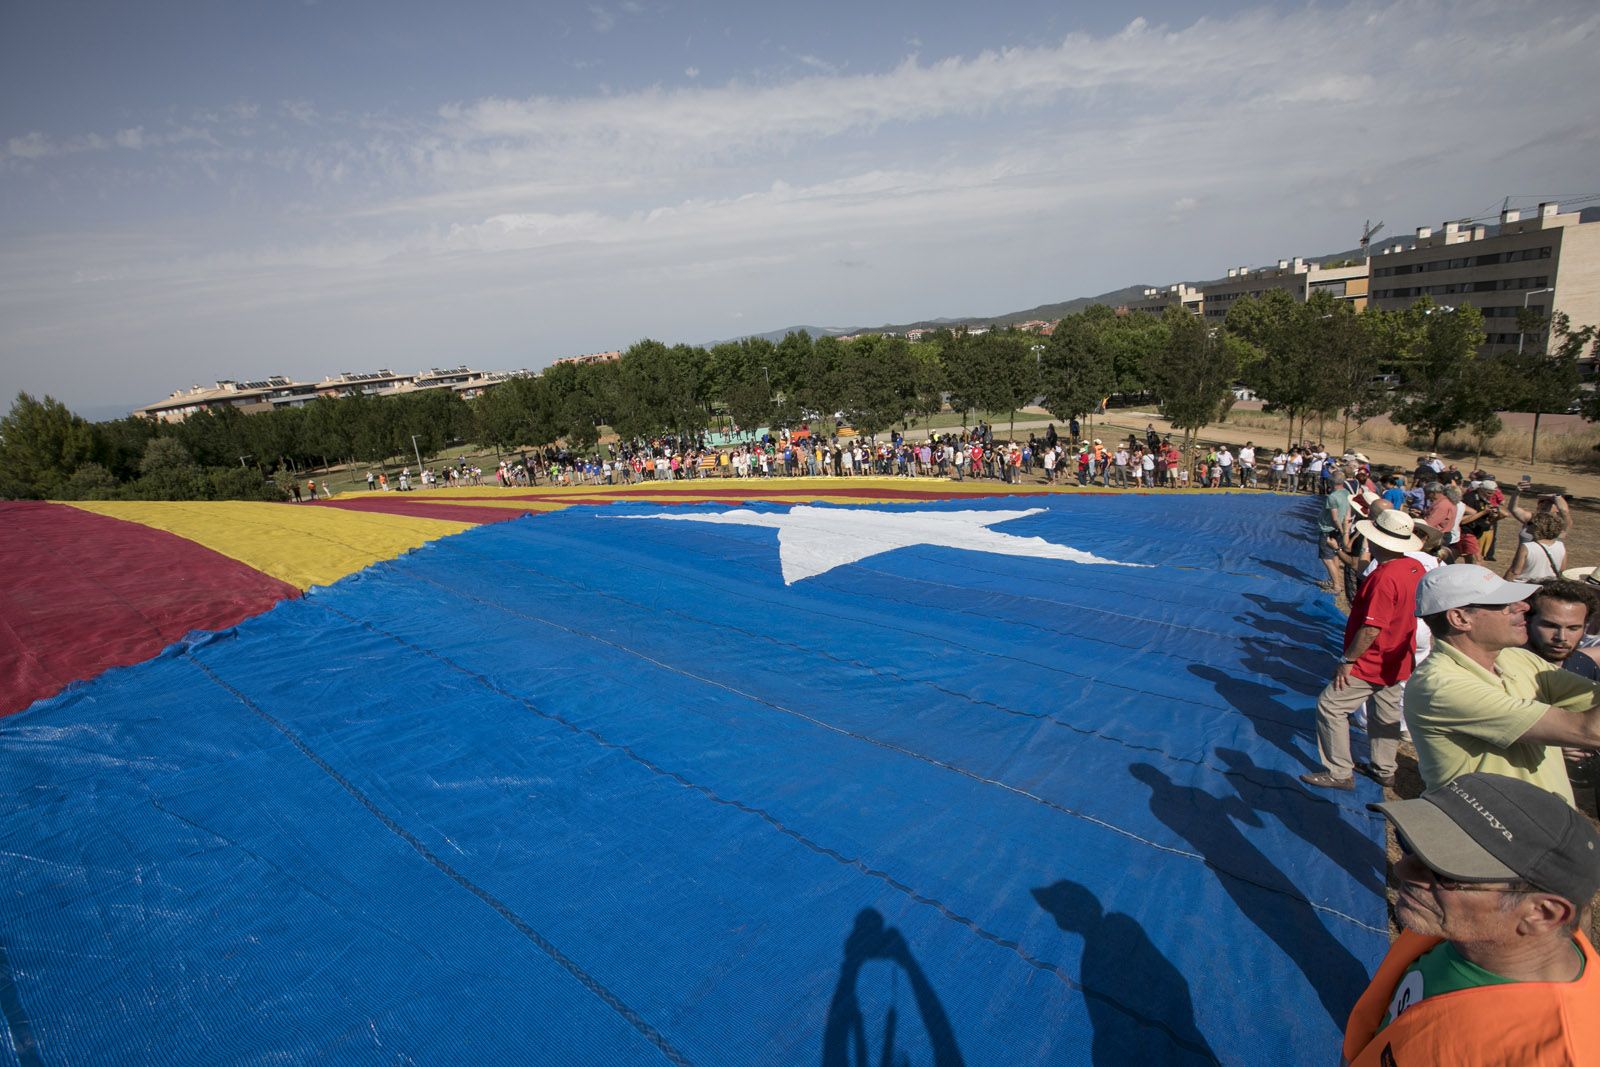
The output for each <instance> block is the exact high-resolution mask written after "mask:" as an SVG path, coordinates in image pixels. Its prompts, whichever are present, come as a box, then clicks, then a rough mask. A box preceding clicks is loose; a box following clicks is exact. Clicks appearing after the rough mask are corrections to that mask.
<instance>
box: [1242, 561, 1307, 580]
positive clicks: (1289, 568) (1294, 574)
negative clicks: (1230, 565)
mask: <svg viewBox="0 0 1600 1067" xmlns="http://www.w3.org/2000/svg"><path fill="white" fill-rule="evenodd" d="M1250 562H1252V563H1259V564H1261V565H1262V566H1263V567H1265V568H1267V569H1268V570H1271V571H1277V572H1278V573H1279V574H1281V575H1283V576H1284V577H1285V578H1293V579H1294V580H1295V581H1297V582H1305V583H1306V584H1307V585H1316V584H1317V579H1316V576H1315V575H1313V574H1312V573H1311V572H1310V571H1308V570H1305V569H1304V568H1301V567H1296V566H1293V565H1291V564H1288V563H1280V562H1278V561H1277V560H1275V559H1267V558H1266V557H1264V556H1251V557H1250Z"/></svg>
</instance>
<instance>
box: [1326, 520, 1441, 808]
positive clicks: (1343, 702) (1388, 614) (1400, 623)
mask: <svg viewBox="0 0 1600 1067" xmlns="http://www.w3.org/2000/svg"><path fill="white" fill-rule="evenodd" d="M1338 492H1344V493H1345V494H1346V495H1347V496H1348V492H1347V491H1346V490H1338ZM1413 525H1414V524H1413V520H1412V518H1411V516H1409V515H1407V514H1405V513H1404V512H1400V511H1394V510H1392V509H1385V510H1383V511H1380V512H1379V513H1378V514H1377V516H1376V517H1375V518H1373V519H1363V520H1361V521H1360V522H1359V523H1357V524H1356V528H1357V529H1358V530H1359V531H1360V533H1361V536H1362V537H1364V538H1365V539H1366V541H1367V546H1368V548H1369V549H1370V550H1371V552H1372V557H1373V559H1375V560H1377V561H1378V566H1377V568H1376V569H1375V570H1373V572H1372V574H1371V575H1370V576H1368V578H1367V580H1366V581H1364V582H1362V583H1361V588H1360V590H1359V591H1358V592H1357V593H1356V597H1355V601H1354V602H1353V603H1352V604H1351V605H1350V615H1349V618H1348V619H1347V620H1346V622H1345V628H1344V654H1343V655H1342V656H1341V657H1340V658H1339V666H1338V667H1337V668H1336V669H1335V670H1334V673H1333V680H1332V681H1330V682H1329V683H1328V685H1327V687H1326V688H1324V689H1323V690H1322V695H1321V696H1319V697H1318V698H1317V758H1318V759H1320V760H1321V761H1322V766H1323V769H1322V770H1321V771H1318V772H1315V773H1313V774H1303V775H1301V776H1300V780H1301V781H1302V782H1304V783H1306V784H1307V785H1309V786H1314V787H1316V788H1318V789H1354V788H1355V782H1354V781H1353V778H1354V773H1355V769H1356V765H1355V763H1354V761H1353V760H1352V759H1351V756H1350V713H1351V712H1353V711H1355V710H1356V709H1357V708H1359V707H1360V706H1361V705H1362V704H1364V703H1366V702H1367V701H1368V700H1369V699H1370V700H1371V701H1372V704H1371V707H1372V712H1371V714H1370V718H1369V726H1368V733H1369V734H1370V735H1371V738H1372V762H1371V764H1369V766H1368V768H1367V773H1368V774H1370V775H1371V776H1372V777H1373V778H1374V779H1376V780H1377V781H1379V782H1381V783H1383V784H1384V785H1393V784H1394V772H1395V757H1396V754H1397V753H1398V751H1399V748H1400V685H1401V683H1403V682H1404V681H1405V680H1406V679H1407V678H1409V677H1411V670H1412V666H1413V664H1414V663H1415V652H1416V636H1417V623H1416V610H1415V607H1416V598H1417V584H1418V583H1419V582H1420V581H1421V580H1422V576H1423V573H1424V571H1423V566H1422V564H1421V563H1419V562H1417V561H1416V560H1415V559H1412V558H1410V557H1409V556H1407V555H1406V553H1407V552H1415V551H1418V550H1419V549H1421V548H1422V538H1420V537H1418V536H1417V535H1416V533H1415V531H1414V530H1413Z"/></svg>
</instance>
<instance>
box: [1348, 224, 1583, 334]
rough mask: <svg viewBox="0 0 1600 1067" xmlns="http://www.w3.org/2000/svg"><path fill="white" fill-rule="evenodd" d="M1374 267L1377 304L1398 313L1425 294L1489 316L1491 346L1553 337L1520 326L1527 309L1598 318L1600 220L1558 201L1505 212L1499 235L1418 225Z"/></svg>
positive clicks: (1575, 317) (1484, 229) (1576, 322)
mask: <svg viewBox="0 0 1600 1067" xmlns="http://www.w3.org/2000/svg"><path fill="white" fill-rule="evenodd" d="M1371 268H1372V306H1373V307H1375V308H1379V309H1382V310H1385V311H1393V310H1397V309H1400V308H1406V307H1410V306H1411V305H1412V304H1414V303H1416V301H1417V298H1418V297H1422V296H1427V297H1430V298H1431V299H1432V300H1433V301H1434V303H1436V304H1441V305H1445V306H1450V307H1454V306H1459V305H1463V304H1471V305H1472V306H1473V307H1475V308H1477V309H1478V310H1479V311H1480V312H1481V313H1482V314H1483V320H1484V321H1483V328H1484V333H1485V341H1484V346H1485V351H1486V352H1487V351H1503V350H1505V349H1507V348H1516V347H1517V346H1518V344H1519V342H1520V343H1525V344H1528V345H1535V344H1537V345H1541V346H1542V345H1544V344H1545V343H1546V342H1547V341H1548V331H1546V330H1541V331H1539V332H1538V333H1529V334H1527V335H1525V336H1524V335H1522V334H1519V333H1518V332H1517V315H1518V313H1519V312H1520V311H1521V310H1522V309H1523V308H1524V307H1526V308H1529V309H1531V310H1534V311H1537V312H1538V313H1539V314H1540V316H1541V317H1543V318H1545V319H1548V318H1549V317H1550V316H1551V315H1553V314H1554V313H1555V312H1557V311H1564V312H1566V313H1567V315H1568V316H1569V317H1570V318H1571V319H1572V322H1573V324H1574V325H1575V326H1583V325H1588V324H1592V323H1600V221H1587V222H1586V221H1584V220H1583V218H1582V216H1581V215H1580V214H1579V213H1577V212H1567V213H1565V214H1563V213H1562V212H1561V211H1560V208H1559V205H1557V204H1553V203H1547V204H1540V205H1539V209H1538V211H1537V212H1535V213H1534V214H1533V215H1532V217H1530V218H1526V219H1525V218H1522V216H1521V213H1520V212H1518V211H1515V210H1508V211H1504V212H1502V213H1501V215H1500V225H1499V226H1498V227H1497V228H1496V230H1495V232H1494V233H1493V234H1491V233H1489V232H1488V227H1485V226H1475V225H1471V224H1469V223H1459V222H1447V223H1445V224H1444V225H1443V226H1442V227H1441V228H1439V229H1438V230H1434V229H1433V228H1432V227H1428V226H1422V227H1418V229H1417V238H1416V245H1415V246H1414V247H1412V248H1410V249H1399V248H1394V247H1391V248H1386V249H1383V250H1382V251H1380V252H1379V253H1377V254H1376V255H1374V256H1373V257H1372V262H1371Z"/></svg>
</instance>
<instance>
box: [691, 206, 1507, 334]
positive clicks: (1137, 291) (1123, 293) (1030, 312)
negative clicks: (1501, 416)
mask: <svg viewBox="0 0 1600 1067" xmlns="http://www.w3.org/2000/svg"><path fill="white" fill-rule="evenodd" d="M1496 229H1498V227H1496V226H1493V225H1491V226H1490V227H1489V232H1490V233H1491V234H1492V233H1493V232H1494V231H1495V230H1496ZM1416 243H1417V239H1416V238H1415V237H1414V236H1412V235H1411V234H1394V235H1379V237H1378V238H1377V239H1376V240H1374V241H1373V252H1374V253H1376V252H1377V251H1378V250H1379V249H1382V248H1391V247H1393V246H1394V245H1401V246H1402V247H1405V248H1410V247H1411V246H1412V245H1414V244H1416ZM1303 258H1304V259H1305V260H1306V261H1307V262H1308V263H1338V262H1344V261H1348V260H1356V261H1359V260H1360V258H1361V249H1359V248H1347V249H1345V250H1344V251H1341V252H1327V253H1324V254H1322V255H1316V256H1305V257H1303ZM1271 265H1272V264H1256V265H1255V266H1252V267H1251V269H1252V270H1254V269H1256V267H1260V266H1271ZM1216 280H1217V278H1216V277H1214V276H1212V277H1205V278H1193V279H1187V280H1186V282H1185V284H1189V285H1198V284H1200V283H1201V282H1207V281H1216ZM1149 288H1152V287H1151V286H1148V285H1130V286H1127V287H1126V288H1123V289H1113V290H1112V291H1111V292H1109V293H1101V294H1100V295H1099V296H1080V297H1074V298H1073V299H1071V300H1067V301H1063V302H1062V303H1059V304H1040V305H1039V306H1038V307H1034V308H1029V309H1027V310H1026V311H1008V312H1005V313H1003V314H1000V315H969V316H967V317H965V318H955V319H918V320H917V321H915V322H902V323H887V322H886V323H884V324H883V325H881V326H786V327H784V328H783V329H781V330H769V331H767V332H766V333H755V334H746V335H744V336H747V337H759V338H762V339H763V340H767V341H781V340H783V339H784V338H785V337H786V336H788V335H789V334H791V333H794V332H796V331H798V330H804V331H805V332H806V333H809V334H810V335H811V336H812V337H838V336H840V335H843V334H858V333H905V332H906V331H907V330H915V329H933V330H938V329H945V328H949V327H955V326H1015V325H1016V324H1017V323H1019V322H1030V321H1032V320H1034V319H1042V320H1044V321H1045V322H1054V321H1055V320H1057V319H1060V318H1064V317H1065V316H1067V315H1072V314H1075V313H1077V312H1079V311H1082V310H1083V309H1084V308H1086V307H1088V306H1089V305H1090V304H1108V305H1110V306H1111V307H1116V306H1117V305H1118V304H1128V303H1132V302H1133V301H1135V300H1138V299H1140V298H1141V297H1143V296H1144V291H1145V290H1146V289H1149ZM742 339H743V338H742V337H733V338H728V340H733V341H738V340H742ZM721 343H722V342H721V341H710V342H707V347H709V346H710V345H713V344H721Z"/></svg>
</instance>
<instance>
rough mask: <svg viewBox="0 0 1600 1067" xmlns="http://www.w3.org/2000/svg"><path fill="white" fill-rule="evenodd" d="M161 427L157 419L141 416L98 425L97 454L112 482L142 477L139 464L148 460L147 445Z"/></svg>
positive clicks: (96, 428) (96, 433) (96, 435)
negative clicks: (144, 457)
mask: <svg viewBox="0 0 1600 1067" xmlns="http://www.w3.org/2000/svg"><path fill="white" fill-rule="evenodd" d="M160 425H161V424H160V423H158V422H156V420H154V419H146V418H141V417H139V416H137V415H129V416H127V417H126V418H121V419H113V420H110V421H108V422H97V423H95V424H94V435H95V438H96V440H97V442H98V444H97V445H96V447H95V451H96V452H97V453H98V454H99V456H100V462H101V463H102V464H104V465H105V469H106V470H107V471H109V472H110V474H111V477H112V478H114V479H116V480H117V481H118V482H127V481H132V480H133V479H134V478H137V477H138V476H139V460H140V459H141V458H142V457H143V456H144V448H145V445H147V444H149V443H150V439H151V438H152V437H155V436H156V434H157V432H158V430H159V427H160ZM83 499H92V498H88V497H85V498H83Z"/></svg>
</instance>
